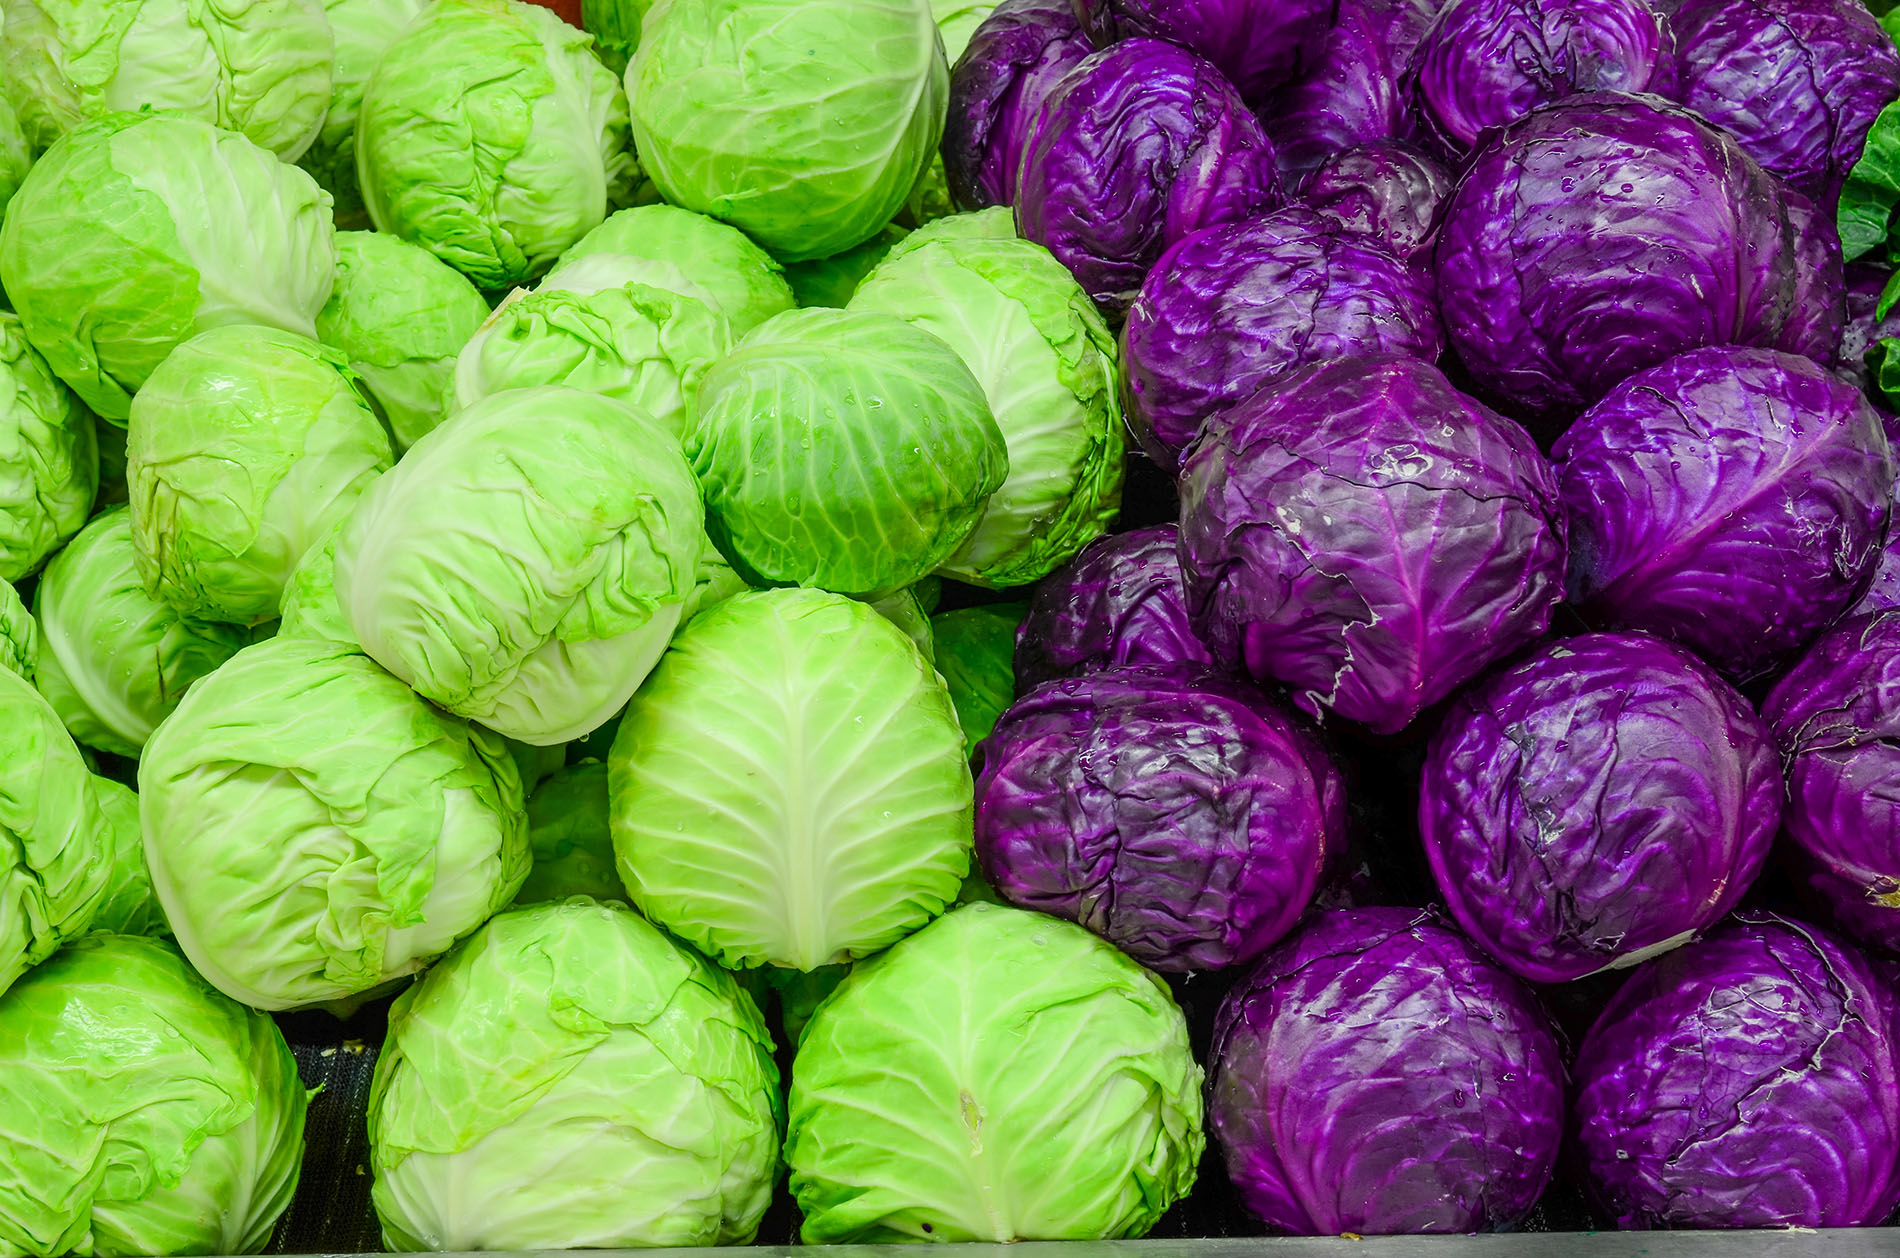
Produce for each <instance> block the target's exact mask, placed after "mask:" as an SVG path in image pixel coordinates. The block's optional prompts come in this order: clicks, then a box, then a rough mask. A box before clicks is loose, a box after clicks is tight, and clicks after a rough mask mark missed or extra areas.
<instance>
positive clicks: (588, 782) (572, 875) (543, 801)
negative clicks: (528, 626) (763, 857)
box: [515, 760, 627, 1248]
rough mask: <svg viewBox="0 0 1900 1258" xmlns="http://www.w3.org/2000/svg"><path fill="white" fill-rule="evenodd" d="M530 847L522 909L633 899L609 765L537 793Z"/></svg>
mask: <svg viewBox="0 0 1900 1258" xmlns="http://www.w3.org/2000/svg"><path fill="white" fill-rule="evenodd" d="M528 845H529V846H530V847H531V848H533V849H534V868H533V869H532V870H530V871H529V872H528V880H527V881H526V882H524V883H522V884H521V890H520V892H519V893H517V894H516V896H515V903H516V904H538V903H541V902H543V901H546V900H565V899H567V898H568V897H570V896H577V895H584V896H590V897H592V898H593V899H596V900H625V899H626V898H627V891H626V888H624V887H622V886H621V885H620V875H619V874H617V873H615V872H614V837H613V830H612V828H611V825H610V823H609V818H608V808H607V766H606V765H605V764H603V763H601V762H600V761H598V760H590V761H587V762H586V763H584V764H577V765H573V766H571V767H569V768H565V769H560V770H557V771H556V772H555V773H554V774H553V775H552V776H550V777H549V778H548V780H547V781H545V782H543V783H541V784H540V785H539V786H537V787H536V788H535V789H534V792H533V793H532V794H530V795H529V796H528ZM567 1247H568V1246H565V1245H563V1246H561V1248H567Z"/></svg>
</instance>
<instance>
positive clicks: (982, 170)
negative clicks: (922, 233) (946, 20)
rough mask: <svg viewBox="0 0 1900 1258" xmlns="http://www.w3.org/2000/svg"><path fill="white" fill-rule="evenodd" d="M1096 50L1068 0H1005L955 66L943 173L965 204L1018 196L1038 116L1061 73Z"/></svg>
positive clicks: (981, 204)
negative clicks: (1019, 179)
mask: <svg viewBox="0 0 1900 1258" xmlns="http://www.w3.org/2000/svg"><path fill="white" fill-rule="evenodd" d="M1094 51H1095V48H1094V46H1093V45H1092V44H1090V43H1089V41H1088V37H1087V36H1085V35H1083V34H1082V28H1081V26H1080V25H1078V24H1077V23H1076V20H1075V11H1074V9H1073V8H1072V7H1071V6H1070V4H1069V0H1002V3H1000V4H998V5H997V6H996V8H995V10H994V11H993V12H991V14H990V15H989V16H988V17H987V18H984V19H983V23H982V25H980V26H978V27H977V28H976V33H975V34H974V35H972V36H971V37H970V43H969V45H968V47H966V48H965V49H964V50H963V55H962V56H961V57H959V58H957V64H956V65H955V66H954V67H953V68H952V69H951V72H950V107H949V114H948V117H947V120H946V121H945V123H944V128H943V145H942V151H943V165H944V174H945V176H946V177H947V179H948V182H949V185H950V197H951V199H952V200H953V201H955V202H956V204H957V206H958V207H959V208H960V209H964V210H980V209H984V208H987V207H988V206H992V205H1008V204H1010V203H1011V202H1012V201H1013V200H1015V197H1016V176H1017V173H1018V170H1019V169H1020V167H1021V166H1022V158H1023V149H1024V147H1025V146H1026V145H1027V144H1028V140H1029V132H1030V127H1031V124H1033V123H1034V122H1035V119H1036V113H1037V111H1038V110H1040V109H1041V108H1042V102H1043V100H1044V99H1045V98H1047V97H1048V95H1049V93H1050V92H1051V91H1053V90H1054V89H1055V86H1056V84H1058V83H1060V82H1061V81H1062V77H1063V76H1064V75H1066V74H1067V73H1068V72H1069V71H1070V70H1073V69H1074V68H1075V67H1076V66H1079V65H1081V64H1082V62H1083V61H1085V60H1087V59H1088V57H1089V55H1090V54H1091V53H1093V52H1094Z"/></svg>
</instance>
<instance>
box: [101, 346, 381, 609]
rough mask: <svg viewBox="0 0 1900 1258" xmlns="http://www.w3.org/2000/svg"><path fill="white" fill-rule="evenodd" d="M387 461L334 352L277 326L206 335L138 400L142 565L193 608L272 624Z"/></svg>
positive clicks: (136, 501) (134, 484) (136, 479)
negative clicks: (324, 541)
mask: <svg viewBox="0 0 1900 1258" xmlns="http://www.w3.org/2000/svg"><path fill="white" fill-rule="evenodd" d="M390 462H391V455H390V449H389V436H388V434H387V433H385V432H384V431H383V427H382V425H381V424H380V423H378V422H377V420H376V416H375V413H374V412H372V411H371V410H370V408H369V404H368V403H367V402H365V401H364V400H363V397H362V395H361V394H360V393H358V392H357V390H356V386H355V383H354V381H353V380H352V378H351V376H350V373H349V369H348V368H347V366H345V364H344V362H343V358H342V356H341V355H340V354H338V353H337V352H336V351H334V350H331V349H328V348H326V347H324V346H322V345H319V344H318V343H317V342H315V341H313V340H310V339H308V338H306V337H301V336H295V335H292V334H291V333H288V332H279V331H277V330H276V329H274V328H263V327H230V328H216V329H213V330H212V331H210V332H204V333H200V334H199V335H198V336H195V337H193V338H192V339H191V340H189V341H187V342H185V343H184V344H183V345H181V346H179V347H178V349H177V350H175V351H174V352H173V353H172V356H171V357H170V358H168V359H166V360H165V362H164V363H163V365H161V366H160V367H159V369H158V370H157V371H155V372H153V373H152V378H151V380H150V381H149V382H148V383H147V384H146V386H145V387H144V388H143V389H141V390H139V394H138V396H137V397H136V398H135V399H133V402H132V416H131V424H130V427H129V428H128V430H127V438H126V477H127V481H128V484H129V486H130V489H131V495H132V504H131V508H132V542H133V545H134V546H135V547H136V548H137V557H138V565H139V574H140V576H142V577H143V578H144V579H145V584H146V588H147V589H148V590H150V591H151V592H152V593H153V594H154V595H155V596H156V597H159V598H162V599H163V600H164V601H166V602H167V603H170V604H171V605H172V606H173V607H176V608H177V609H178V610H180V611H182V612H184V613H186V614H188V615H192V616H197V617H200V618H202V619H206V620H219V621H225V622H227V623H231V624H257V623H261V622H263V621H266V620H275V619H276V618H277V616H278V612H279V604H280V603H281V602H282V599H283V595H284V583H285V582H286V581H287V580H289V578H290V570H291V569H292V568H293V567H295V566H296V563H297V561H298V560H300V559H302V558H303V556H304V552H305V551H307V550H309V549H310V547H311V546H312V545H313V544H314V543H315V542H317V541H318V540H320V539H321V538H322V537H323V534H324V532H325V531H326V530H328V529H329V528H330V526H331V525H333V524H335V523H336V522H337V520H339V519H341V518H343V517H344V516H345V515H347V514H348V513H349V511H350V508H351V507H352V506H353V505H354V504H355V502H356V499H357V497H358V496H359V495H360V494H362V493H363V491H364V489H365V488H366V487H367V486H368V485H369V484H370V483H371V482H372V481H374V480H375V479H376V476H377V474H378V473H380V472H382V471H383V470H384V469H386V468H388V467H389V465H390Z"/></svg>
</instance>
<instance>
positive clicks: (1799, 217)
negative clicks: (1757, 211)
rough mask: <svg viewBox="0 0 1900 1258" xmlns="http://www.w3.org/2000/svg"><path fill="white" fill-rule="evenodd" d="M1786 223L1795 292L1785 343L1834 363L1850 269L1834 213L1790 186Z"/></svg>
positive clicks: (1844, 320)
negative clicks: (1792, 249)
mask: <svg viewBox="0 0 1900 1258" xmlns="http://www.w3.org/2000/svg"><path fill="white" fill-rule="evenodd" d="M1786 195H1787V198H1788V223H1789V226H1790V227H1791V228H1792V229H1793V231H1794V242H1795V257H1796V260H1797V266H1796V267H1795V293H1794V301H1793V305H1792V307H1791V308H1790V310H1789V312H1788V322H1787V324H1786V326H1785V328H1784V330H1783V332H1782V338H1781V339H1782V348H1784V349H1788V350H1790V351H1791V352H1793V353H1797V354H1801V355H1804V356H1805V357H1808V358H1812V359H1813V360H1814V361H1815V362H1817V363H1820V364H1822V365H1823V366H1832V365H1833V363H1834V359H1835V357H1836V355H1837V354H1838V353H1839V350H1840V343H1841V333H1842V331H1843V330H1844V329H1845V328H1846V326H1847V269H1846V267H1845V265H1844V264H1843V262H1842V255H1841V234H1840V232H1839V231H1838V230H1837V229H1836V228H1835V226H1834V219H1833V216H1832V215H1824V214H1818V213H1816V212H1815V208H1814V202H1812V201H1810V200H1808V198H1806V197H1804V196H1802V195H1801V194H1800V193H1799V192H1796V191H1795V190H1794V189H1792V188H1789V189H1788V190H1787V192H1786Z"/></svg>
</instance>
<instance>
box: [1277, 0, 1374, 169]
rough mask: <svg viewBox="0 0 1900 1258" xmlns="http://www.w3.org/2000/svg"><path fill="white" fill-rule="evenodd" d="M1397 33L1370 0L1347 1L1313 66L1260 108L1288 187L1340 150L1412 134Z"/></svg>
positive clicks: (1341, 6)
mask: <svg viewBox="0 0 1900 1258" xmlns="http://www.w3.org/2000/svg"><path fill="white" fill-rule="evenodd" d="M1390 29H1391V17H1390V15H1389V14H1385V13H1380V12H1377V11H1376V10H1375V8H1374V6H1372V5H1369V4H1367V3H1364V0H1341V3H1340V6H1339V21H1338V23H1337V24H1336V25H1335V26H1334V27H1333V29H1332V30H1331V31H1330V32H1328V33H1327V36H1326V40H1325V43H1324V45H1323V46H1322V47H1321V49H1320V51H1319V55H1318V56H1317V57H1316V58H1315V59H1314V62H1313V65H1312V66H1311V68H1309V69H1308V70H1307V72H1306V74H1305V75H1304V76H1303V77H1301V78H1300V79H1299V80H1297V81H1296V82H1293V83H1289V84H1287V85H1286V86H1285V87H1283V88H1281V89H1280V90H1279V91H1277V92H1275V93H1273V95H1272V96H1270V97H1268V98H1267V101H1266V103H1265V104H1263V105H1262V106H1261V109H1260V118H1261V121H1262V122H1264V123H1265V124H1266V128H1267V137H1268V138H1269V139H1271V140H1272V141H1273V148H1274V155H1275V157H1276V158H1277V159H1278V161H1279V164H1280V178H1281V179H1282V181H1284V182H1285V183H1286V185H1287V186H1288V187H1289V188H1291V187H1294V186H1296V185H1298V184H1300V183H1301V182H1302V181H1303V180H1305V179H1306V177H1307V176H1308V175H1309V174H1310V173H1311V172H1312V171H1313V170H1314V169H1315V168H1316V167H1318V166H1319V165H1320V164H1321V163H1322V162H1324V161H1325V160H1326V159H1327V158H1329V157H1331V156H1333V155H1334V154H1335V153H1339V152H1342V151H1344V150H1346V149H1350V148H1356V147H1358V146H1359V145H1362V144H1370V143H1372V142H1374V141H1377V140H1389V139H1391V138H1393V137H1395V136H1402V135H1405V134H1406V133H1407V132H1408V131H1409V130H1410V125H1411V124H1410V119H1409V118H1408V117H1407V115H1406V109H1405V100H1404V97H1403V95H1402V94H1401V93H1400V90H1399V67H1398V64H1397V63H1396V62H1395V61H1394V60H1393V48H1392V46H1391V43H1390V42H1389V40H1388V38H1387V32H1388V31H1389V30H1390Z"/></svg>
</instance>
